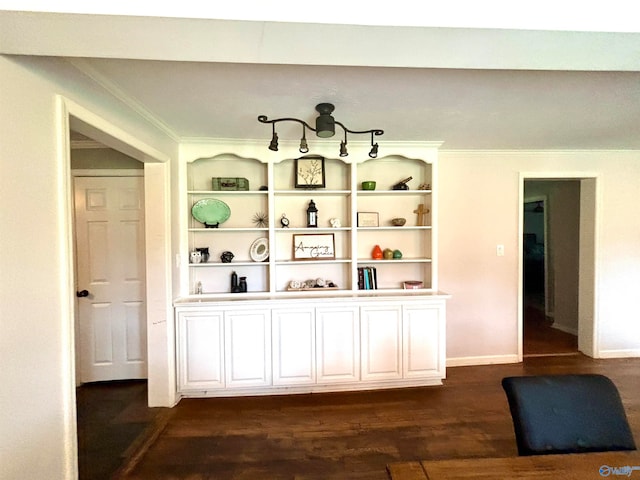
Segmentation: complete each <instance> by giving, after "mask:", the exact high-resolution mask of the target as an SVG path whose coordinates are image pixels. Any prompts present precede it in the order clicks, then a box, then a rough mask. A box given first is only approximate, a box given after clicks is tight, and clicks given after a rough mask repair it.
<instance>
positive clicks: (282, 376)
mask: <svg viewBox="0 0 640 480" xmlns="http://www.w3.org/2000/svg"><path fill="white" fill-rule="evenodd" d="M271 321H272V322H273V384H274V385H308V384H313V383H315V381H316V347H315V341H316V332H315V317H314V310H313V308H300V309H292V308H287V309H274V310H273V311H272V317H271Z"/></svg>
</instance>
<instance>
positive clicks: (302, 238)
mask: <svg viewBox="0 0 640 480" xmlns="http://www.w3.org/2000/svg"><path fill="white" fill-rule="evenodd" d="M292 257H293V259H294V260H334V259H335V258H336V244H335V238H334V235H333V233H301V234H294V235H293V254H292Z"/></svg>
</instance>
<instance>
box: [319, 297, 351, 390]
mask: <svg viewBox="0 0 640 480" xmlns="http://www.w3.org/2000/svg"><path fill="white" fill-rule="evenodd" d="M316 348H317V352H316V357H317V364H318V373H317V380H318V383H331V382H333V383H336V382H357V381H358V380H359V379H360V322H359V319H358V308H357V307H348V306H345V307H333V308H332V307H327V308H325V307H322V308H317V309H316Z"/></svg>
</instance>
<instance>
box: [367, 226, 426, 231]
mask: <svg viewBox="0 0 640 480" xmlns="http://www.w3.org/2000/svg"><path fill="white" fill-rule="evenodd" d="M432 228H433V227H432V226H431V225H403V226H402V227H394V226H393V225H388V226H382V227H358V230H359V231H360V230H363V231H364V230H431V229H432Z"/></svg>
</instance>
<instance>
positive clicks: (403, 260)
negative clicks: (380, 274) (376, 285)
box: [357, 258, 432, 264]
mask: <svg viewBox="0 0 640 480" xmlns="http://www.w3.org/2000/svg"><path fill="white" fill-rule="evenodd" d="M431 262H432V260H431V259H430V258H395V259H391V260H386V259H384V258H382V259H380V260H378V259H373V258H359V259H358V260H357V263H358V264H361V263H431Z"/></svg>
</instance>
